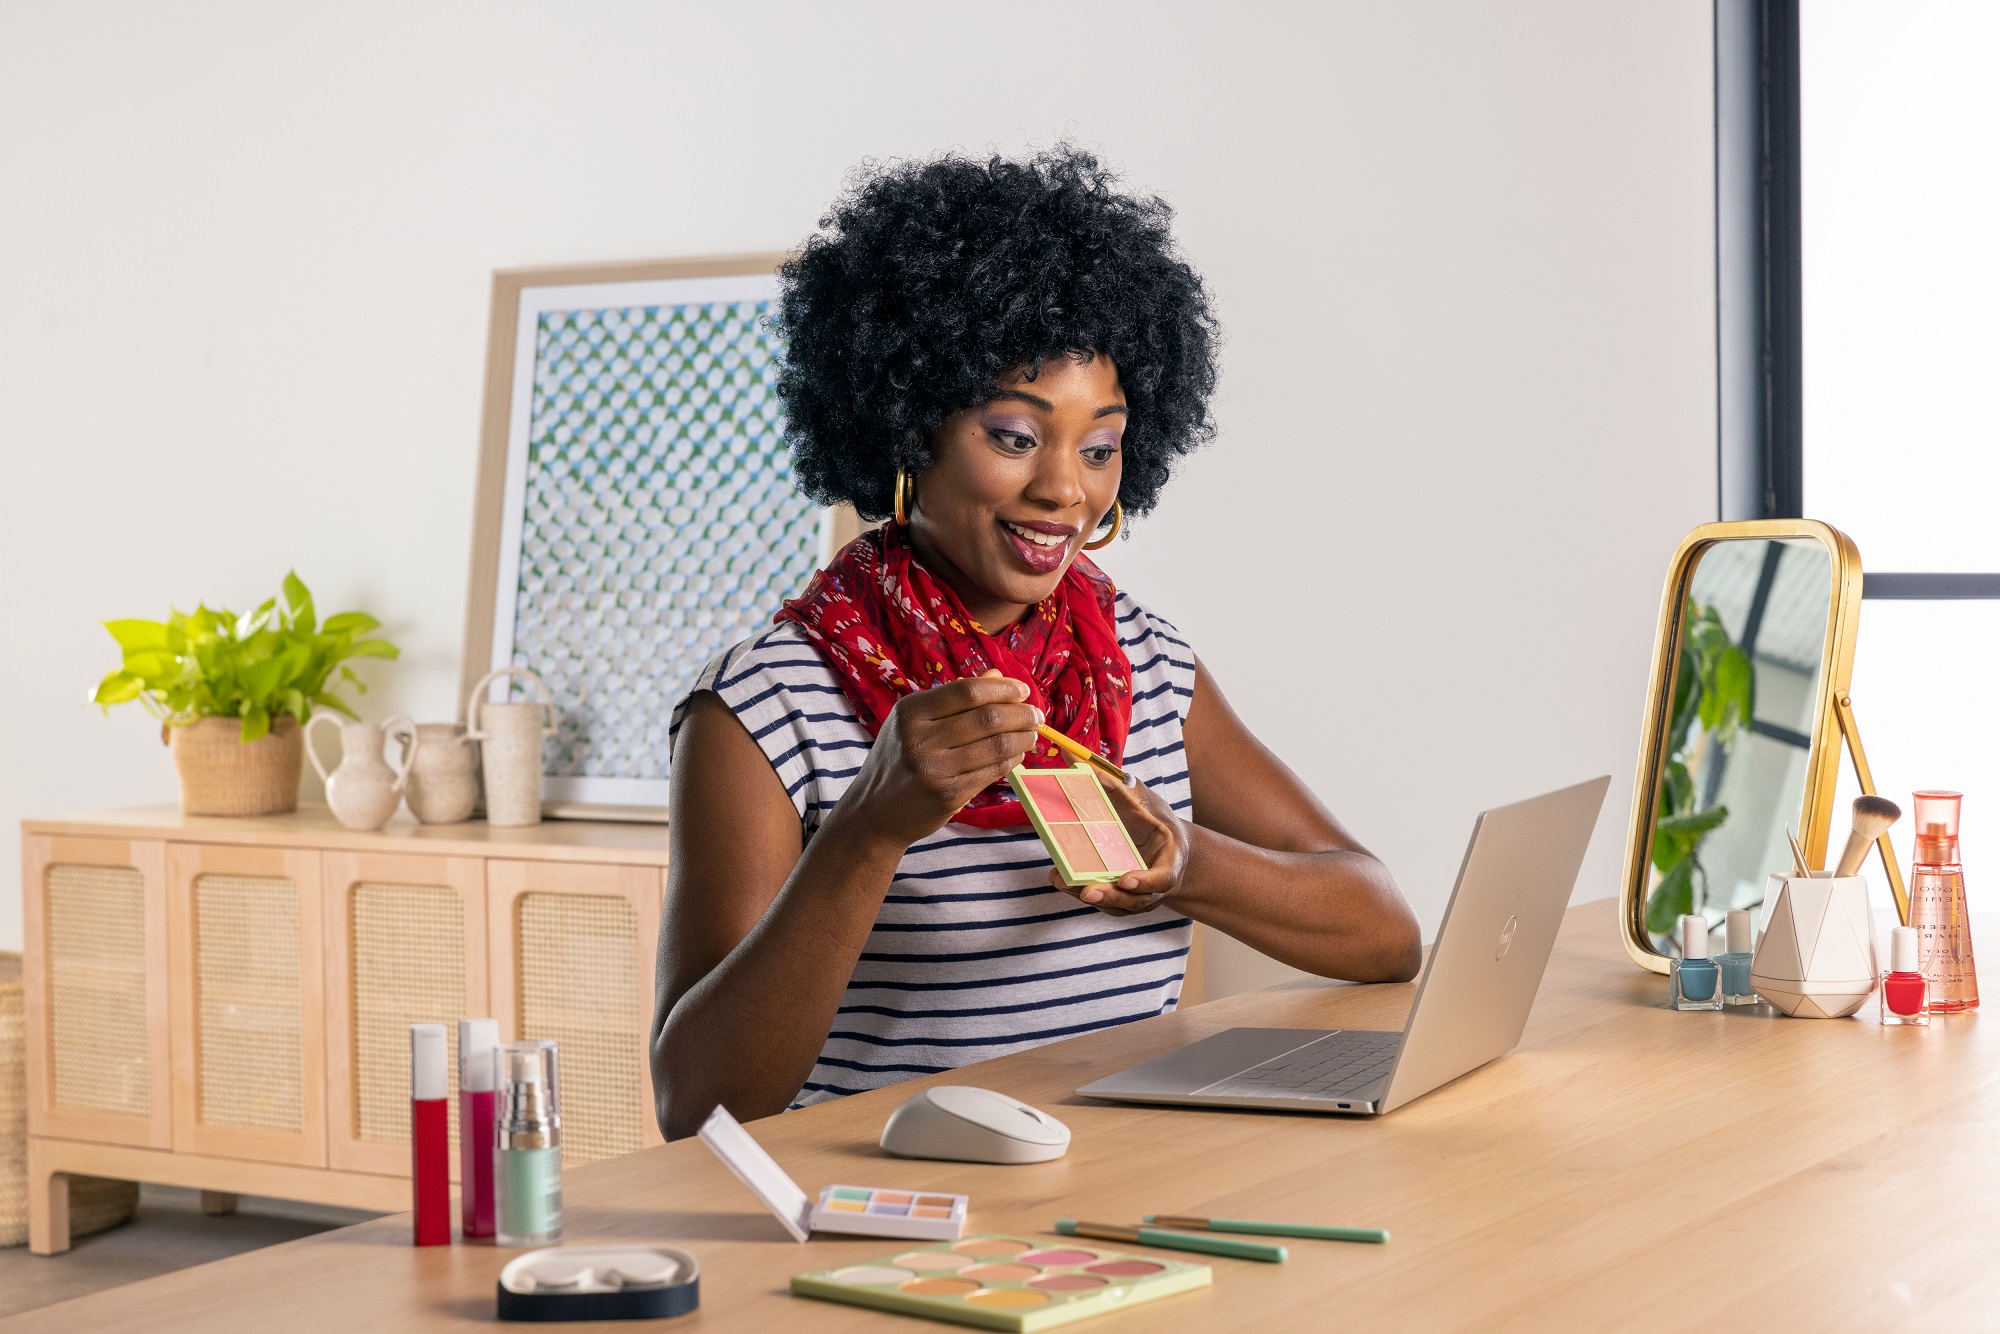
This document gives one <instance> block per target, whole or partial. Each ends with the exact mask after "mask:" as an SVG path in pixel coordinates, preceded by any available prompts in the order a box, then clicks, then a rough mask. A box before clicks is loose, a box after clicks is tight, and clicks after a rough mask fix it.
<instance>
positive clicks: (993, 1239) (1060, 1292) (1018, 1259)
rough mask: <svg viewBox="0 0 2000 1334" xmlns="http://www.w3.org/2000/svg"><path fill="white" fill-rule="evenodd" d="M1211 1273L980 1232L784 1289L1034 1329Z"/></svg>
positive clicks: (1189, 1285)
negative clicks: (977, 1235)
mask: <svg viewBox="0 0 2000 1334" xmlns="http://www.w3.org/2000/svg"><path fill="white" fill-rule="evenodd" d="M1209 1279H1210V1274H1209V1268H1208V1266H1207V1265H1196V1264H1183V1263H1181V1262H1179V1261H1175V1260H1155V1259H1152V1258H1150V1257H1148V1256H1143V1255H1127V1254H1125V1253H1123V1252H1121V1251H1112V1250H1106V1249H1105V1248H1104V1247H1102V1246H1098V1245H1096V1244H1091V1245H1083V1246H1073V1245H1063V1246H1044V1245H1042V1244H1041V1243H1039V1242H1033V1241H1025V1240H1023V1239H1021V1238H1020V1237H998V1236H980V1237H967V1238H966V1239H965V1240H964V1241H960V1242H954V1243H953V1244H951V1245H948V1246H922V1247H915V1248H912V1249H910V1250H907V1251H898V1252H897V1253H895V1254H894V1255H888V1256H884V1257H882V1258H881V1259H879V1260H864V1261H862V1262H861V1263H860V1264H850V1265H842V1266H841V1267H840V1268H838V1269H822V1270H816V1271H814V1272H813V1273H810V1274H800V1275H798V1276H797V1277H795V1278H794V1279H792V1291H793V1292H794V1293H795V1294H797V1295H798V1296H801V1297H819V1298H823V1299H825V1300H827V1301H834V1302H849V1303H852V1304H853V1305H855V1306H872V1307H875V1308H876V1309H877V1310H882V1311H896V1312H899V1313H900V1314H903V1315H920V1316H927V1317H929V1318H930V1319H932V1320H949V1321H951V1322H953V1323H954V1324H960V1325H976V1326H978V1327H979V1328H981V1329H1010V1330H1037V1329H1048V1328H1050V1327H1051V1326H1055V1325H1066V1324H1068V1323H1069V1322H1070V1321H1072V1320H1083V1319H1086V1318H1088V1317H1090V1316H1094V1315H1102V1314H1104V1313H1105V1312H1107V1311H1121V1310H1124V1309H1125V1308H1126V1307H1128V1306H1132V1305H1134V1304H1135V1303H1138V1302H1149V1301H1152V1300H1153V1299H1154V1298H1156V1297H1171V1296H1173V1295H1174V1294H1175V1293H1177V1292H1188V1291H1190V1290H1192V1289H1194V1288H1205V1287H1207V1286H1208V1285H1209Z"/></svg>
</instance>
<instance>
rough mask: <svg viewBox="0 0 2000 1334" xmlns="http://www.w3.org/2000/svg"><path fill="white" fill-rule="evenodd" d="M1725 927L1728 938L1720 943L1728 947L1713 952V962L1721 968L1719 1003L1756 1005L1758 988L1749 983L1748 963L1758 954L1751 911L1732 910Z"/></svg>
mask: <svg viewBox="0 0 2000 1334" xmlns="http://www.w3.org/2000/svg"><path fill="white" fill-rule="evenodd" d="M1724 930H1725V931H1727V932H1728V938H1727V939H1726V940H1725V941H1724V942H1723V943H1724V944H1726V945H1727V946H1728V947H1729V948H1728V950H1727V951H1726V952H1725V953H1722V954H1718V955H1716V956H1715V962H1716V965H1717V966H1718V967H1720V968H1721V969H1722V1003H1723V1004H1724V1005H1755V1004H1756V1003H1757V989H1756V988H1755V987H1753V986H1751V985H1750V965H1751V964H1752V963H1754V962H1755V961H1756V958H1757V955H1756V951H1755V949H1754V946H1753V942H1752V940H1751V935H1750V931H1751V923H1750V914H1749V913H1748V912H1746V911H1745V910H1744V909H1742V908H1737V909H1735V910H1733V911H1732V912H1731V913H1730V914H1729V925H1728V926H1727V927H1725V928H1724Z"/></svg>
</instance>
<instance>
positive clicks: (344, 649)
mask: <svg viewBox="0 0 2000 1334" xmlns="http://www.w3.org/2000/svg"><path fill="white" fill-rule="evenodd" d="M380 626H381V622H380V621H378V620H376V619H375V618H374V617H373V616H370V615H368V614H366V613H365V612H358V611H344V612H341V613H340V614H339V615H338V616H329V617H327V618H326V620H325V622H324V623H321V622H320V621H318V620H317V619H316V618H315V616H314V612H313V600H312V593H311V592H309V591H308V590H307V588H306V586H305V584H304V583H302V582H301V581H300V579H299V577H298V575H296V574H287V575H286V576H285V583H284V591H283V593H282V594H281V595H280V596H278V597H275V598H271V599H270V600H268V601H266V602H265V603H264V604H263V605H262V606H260V607H258V608H257V610H255V611H253V612H251V613H249V614H248V615H247V616H238V615H237V614H236V613H235V612H232V611H227V610H215V611H211V610H209V608H208V607H206V606H198V607H196V608H195V610H194V612H193V613H192V614H184V613H182V612H178V611H177V612H174V613H173V614H172V615H170V616H168V617H167V619H166V620H164V621H137V620H133V621H106V622H105V623H104V628H105V629H106V630H109V631H110V632H111V637H112V638H113V639H115V640H117V641H118V647H119V648H120V649H122V650H124V654H125V661H124V663H123V665H122V666H120V667H119V668H118V669H117V670H116V671H114V672H112V673H111V674H110V675H108V676H106V677H105V678H104V679H103V680H102V681H100V682H99V683H98V685H97V690H96V691H95V693H94V694H93V695H92V696H91V698H92V700H93V701H94V702H95V703H98V704H101V705H104V706H106V708H107V710H108V708H109V706H110V705H113V704H124V703H126V702H128V701H130V700H135V699H136V700H138V701H139V702H140V704H142V705H143V706H145V708H146V710H147V712H149V713H151V714H152V715H153V716H154V717H156V718H158V719H159V720H160V722H161V724H162V726H161V729H160V737H161V740H162V741H165V742H167V743H168V744H170V745H171V746H172V747H173V752H174V767H175V769H177V770H178V771H179V773H180V779H181V809H182V810H183V811H185V812H187V813H188V814H189V815H274V814H277V813H278V812H281V811H289V810H294V809H296V808H297V806H298V804H299V776H300V773H301V771H302V769H303V766H304V763H305V743H304V734H303V732H302V731H301V728H302V725H303V724H304V723H305V721H306V719H308V718H310V717H312V711H313V709H315V708H320V707H323V708H328V709H333V710H335V711H336V712H339V713H344V714H346V715H347V716H348V717H350V718H352V717H354V716H355V713H354V710H353V709H352V708H350V707H349V706H348V704H347V701H345V700H343V699H341V698H340V697H339V696H338V695H336V694H335V693H334V691H335V690H337V689H339V687H340V686H341V685H342V684H348V685H352V686H353V687H354V688H355V690H356V691H357V692H362V693H366V691H367V689H368V687H367V686H366V685H364V684H363V683H362V681H361V679H360V678H359V677H357V676H355V674H354V673H353V671H352V670H350V669H349V668H348V667H347V666H346V665H345V664H346V663H347V662H348V661H349V660H350V659H353V658H393V657H395V656H396V655H397V652H398V650H397V648H396V646H395V645H394V644H391V643H390V642H389V641H388V640H386V639H371V638H367V637H366V636H368V635H369V634H370V633H371V632H372V631H374V630H376V629H378V628H380ZM336 673H338V676H339V679H338V680H337V681H336V680H335V679H334V677H335V674H336Z"/></svg>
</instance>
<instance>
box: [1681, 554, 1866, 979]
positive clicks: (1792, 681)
mask: <svg viewBox="0 0 2000 1334" xmlns="http://www.w3.org/2000/svg"><path fill="white" fill-rule="evenodd" d="M1832 582H1833V563H1832V560H1831V559H1830V557H1829V556H1828V553H1827V549H1826V547H1825V546H1824V545H1823V544H1821V543H1819V542H1817V541H1814V540H1813V539H1811V538H1778V539H1769V540H1766V539H1755V540H1751V539H1739V540H1729V541H1721V542H1716V543H1714V544H1713V545H1711V546H1709V547H1707V548H1705V549H1704V550H1702V551H1701V553H1700V555H1699V558H1698V560H1697V563H1696V565H1695V567H1694V572H1693V575H1692V576H1691V577H1690V579H1689V580H1688V584H1687V595H1686V597H1685V598H1684V599H1683V601H1682V603H1681V609H1680V610H1681V633H1680V636H1679V645H1678V647H1677V651H1676V658H1675V662H1674V668H1673V694H1672V700H1671V706H1670V709H1669V712H1668V715H1667V748H1666V762H1665V764H1664V766H1663V767H1662V769H1661V771H1660V782H1659V786H1658V788H1657V789H1656V790H1655V792H1654V802H1653V845H1652V855H1651V862H1652V864H1651V866H1650V867H1649V868H1648V873H1647V889H1646V902H1645V930H1646V935H1647V937H1648V939H1649V940H1650V941H1651V942H1652V945H1653V948H1654V949H1655V950H1657V951H1658V952H1659V953H1661V954H1664V955H1678V954H1679V953H1680V944H1679V942H1678V941H1677V940H1676V939H1675V938H1674V937H1675V931H1674V927H1675V924H1676V922H1678V920H1679V919H1680V916H1681V915H1682V914H1683V913H1690V912H1699V913H1704V914H1706V915H1707V917H1708V919H1709V921H1711V922H1713V923H1715V933H1714V940H1713V941H1712V942H1711V951H1713V950H1716V949H1720V948H1721V947H1722V926H1723V922H1724V914H1725V913H1727V912H1728V911H1729V910H1730V909H1732V908H1756V907H1758V906H1759V905H1760V904H1762V902H1763V899H1764V877H1765V876H1766V875H1768V874H1770V873H1771V872H1773V871H1785V870H1788V869H1789V868H1790V866H1791V864H1792V854H1791V852H1790V849H1789V848H1788V846H1787V844H1786V838H1785V831H1786V829H1787V828H1788V827H1789V828H1790V829H1791V830H1792V831H1793V832H1794V833H1797V832H1799V830H1798V824H1799V815H1800V809H1801V807H1802V805H1803V802H1804V797H1805V785H1806V761H1807V758H1808V756H1809V755H1810V754H1811V752H1812V739H1811V738H1812V733H1813V723H1814V709H1815V705H1816V704H1817V702H1818V697H1819V678H1820V672H1821V671H1822V669H1823V668H1824V665H1825V664H1824V663H1823V662H1822V661H1821V659H1822V655H1823V654H1824V652H1825V646H1826V618H1827V614H1828V610H1829V608H1830V607H1831V605H1832Z"/></svg>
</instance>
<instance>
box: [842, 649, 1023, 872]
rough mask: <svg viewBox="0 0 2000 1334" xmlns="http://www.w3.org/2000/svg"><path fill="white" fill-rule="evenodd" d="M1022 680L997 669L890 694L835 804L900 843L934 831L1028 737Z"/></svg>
mask: <svg viewBox="0 0 2000 1334" xmlns="http://www.w3.org/2000/svg"><path fill="white" fill-rule="evenodd" d="M1027 701H1028V687H1027V686H1026V685H1025V684H1023V683H1022V682H1020V681H1016V680H1015V679H1013V678H1012V677H1009V676H1002V675H1001V674H1000V673H999V672H997V671H988V672H987V673H985V674H984V675H983V676H969V677H966V678H965V679H963V680H959V681H952V682H948V683H947V684H945V685H941V686H933V687H932V688H931V689H929V690H920V691H918V692H917V693H916V694H914V695H905V696H904V697H903V698H901V699H899V700H897V701H896V706H895V707H894V708H893V709H891V710H890V711H889V716H888V718H887V719H886V720H884V722H883V724H882V730H881V732H880V733H878V734H877V735H876V737H875V745H874V747H873V748H872V749H871V750H870V751H869V752H868V759H867V761H866V762H865V763H863V764H862V766H861V772H860V773H859V774H857V775H855V779H854V786H853V787H851V788H849V789H848V791H847V792H846V794H845V795H844V796H843V797H842V798H841V802H840V807H841V811H842V812H843V813H845V814H846V815H847V817H848V818H849V819H860V820H863V821H865V822H866V824H867V826H868V828H869V829H870V830H871V831H872V832H874V833H876V834H877V835H878V836H880V837H883V838H886V839H889V840H892V841H893V842H894V843H895V845H896V846H897V847H899V848H907V847H909V846H910V845H911V844H912V843H915V842H916V841H917V840H918V839H920V838H923V837H924V836H925V835H926V834H931V833H935V832H936V831H937V830H939V829H941V828H943V827H944V825H945V823H946V821H948V820H950V819H951V817H952V816H954V815H957V814H958V813H959V811H960V810H962V809H963V808H964V806H965V803H966V802H968V801H971V800H972V799H973V798H974V797H975V796H977V795H978V794H979V793H980V792H981V791H982V790H983V789H985V788H987V787H989V786H991V785H992V784H994V783H997V782H1000V781H1001V780H1003V779H1005V778H1006V776H1007V772H1008V770H1010V769H1012V768H1013V767H1014V766H1015V765H1017V764H1019V763H1020V762H1021V761H1022V759H1023V758H1024V757H1025V756H1026V755H1027V753H1028V751H1029V750H1030V749H1032V748H1033V747H1034V744H1035V736H1036V734H1035V727H1036V726H1037V724H1039V723H1040V722H1041V721H1042V715H1041V710H1039V709H1037V708H1035V707H1034V706H1033V705H1031V704H1029V703H1028V702H1027Z"/></svg>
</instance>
